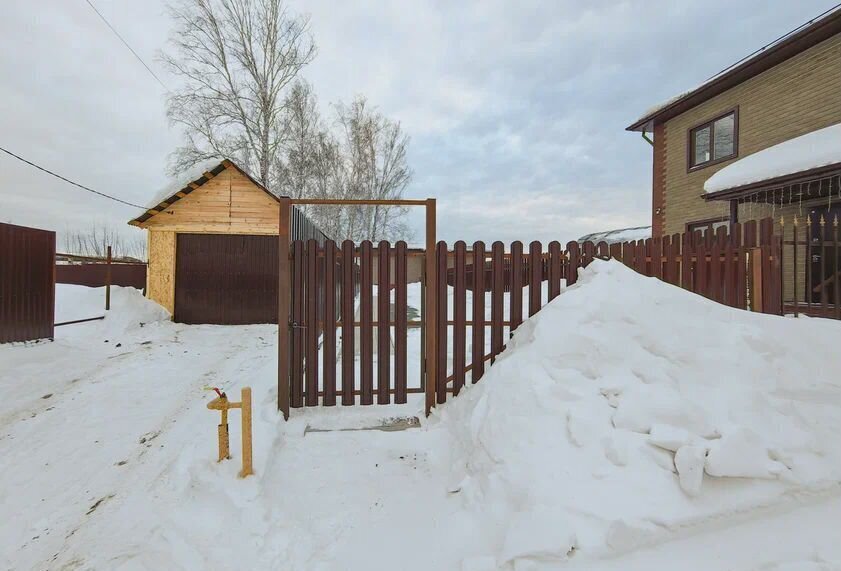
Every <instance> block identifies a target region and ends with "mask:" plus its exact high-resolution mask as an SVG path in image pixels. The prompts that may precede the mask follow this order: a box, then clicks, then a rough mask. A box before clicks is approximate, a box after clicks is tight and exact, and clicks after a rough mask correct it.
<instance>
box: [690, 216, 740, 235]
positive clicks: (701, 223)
mask: <svg viewBox="0 0 841 571" xmlns="http://www.w3.org/2000/svg"><path fill="white" fill-rule="evenodd" d="M729 225H730V219H729V218H712V219H710V220H698V221H696V222H690V223H689V224H687V225H686V231H687V232H689V233H690V234H692V233H694V232H695V231H696V230H700V231H701V236H705V235H706V234H707V233H708V232H709V234H710V235H711V236H713V235H715V232H716V230H718V229H719V228H727V227H728V226H729Z"/></svg>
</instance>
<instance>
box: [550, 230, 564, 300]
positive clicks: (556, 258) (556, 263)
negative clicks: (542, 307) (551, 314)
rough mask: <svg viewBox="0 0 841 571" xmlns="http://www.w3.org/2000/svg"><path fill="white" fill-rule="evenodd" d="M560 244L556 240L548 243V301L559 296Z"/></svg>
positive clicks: (560, 276) (561, 257)
mask: <svg viewBox="0 0 841 571" xmlns="http://www.w3.org/2000/svg"><path fill="white" fill-rule="evenodd" d="M562 259H563V256H562V255H561V243H560V242H558V241H557V240H555V241H552V242H549V301H552V300H553V299H555V298H556V297H558V296H559V295H560V294H561V278H562V275H561V264H562Z"/></svg>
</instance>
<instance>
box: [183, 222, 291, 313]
mask: <svg viewBox="0 0 841 571" xmlns="http://www.w3.org/2000/svg"><path fill="white" fill-rule="evenodd" d="M175 264H176V270H175V320H176V321H178V322H181V323H217V324H221V325H243V324H247V323H277V267H278V266H277V237H276V236H235V235H222V234H179V235H178V246H177V251H176V255H175Z"/></svg>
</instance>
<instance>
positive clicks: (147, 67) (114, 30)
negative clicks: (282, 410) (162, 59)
mask: <svg viewBox="0 0 841 571" xmlns="http://www.w3.org/2000/svg"><path fill="white" fill-rule="evenodd" d="M85 2H87V3H88V6H90V7H91V9H92V10H93V11H94V12H96V15H97V16H99V17H100V19H101V20H102V21H103V22H105V25H106V26H108V27H109V28H110V29H111V31H112V32H114V35H115V36H117V37H118V38H120V41H121V42H123V45H124V46H126V47H127V48H128V50H129V51H130V52H131V53H132V54H133V55H134V57H135V58H137V61H139V62H140V63H141V64H143V67H145V68H146V71H148V72H149V73H150V74H151V75H152V77H154V78H155V81H157V82H158V83H160V84H161V87H163V88H164V90H166V91H167V92H169V88H168V87H167V86H166V85H164V82H163V81H161V78H159V77H158V76H157V75H155V72H154V71H152V68H151V67H149V66H148V65H146V62H145V61H143V58H141V57H140V56H139V55H138V54H137V52H136V51H134V49H132V47H131V46H130V45H129V44H128V42H127V41H125V39H123V36H121V35H120V32H118V31H117V30H116V29H115V28H114V26H112V25H111V23H110V22H108V20H106V19H105V16H103V15H102V13H101V12H100V11H99V10H97V9H96V6H94V5H93V3H92V2H91V0H85Z"/></svg>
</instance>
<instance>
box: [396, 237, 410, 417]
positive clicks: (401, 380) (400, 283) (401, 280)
mask: <svg viewBox="0 0 841 571" xmlns="http://www.w3.org/2000/svg"><path fill="white" fill-rule="evenodd" d="M406 294H407V273H406V242H404V241H402V240H401V241H399V242H397V243H396V244H395V245H394V402H395V403H398V404H403V403H405V402H406V389H407V380H406V379H407V371H408V365H407V360H406V349H407V340H408V328H407V324H406V321H407V312H408V310H409V307H408V303H407V296H406Z"/></svg>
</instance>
